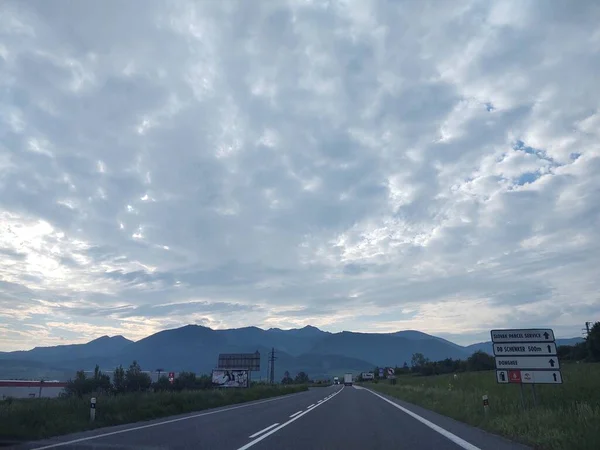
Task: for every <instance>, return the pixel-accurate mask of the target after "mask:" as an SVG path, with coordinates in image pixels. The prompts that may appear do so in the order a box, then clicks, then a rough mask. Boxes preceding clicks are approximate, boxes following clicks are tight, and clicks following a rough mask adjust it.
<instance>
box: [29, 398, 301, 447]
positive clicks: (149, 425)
mask: <svg viewBox="0 0 600 450" xmlns="http://www.w3.org/2000/svg"><path fill="white" fill-rule="evenodd" d="M303 393H304V392H298V393H296V394H289V395H282V396H281V397H275V398H270V399H267V400H261V401H258V402H254V403H247V404H245V405H238V406H232V407H231V408H224V409H220V410H218V411H207V412H203V413H200V414H194V415H193V416H185V417H179V418H177V419H171V420H165V421H164V422H158V423H151V424H148V425H142V426H139V427H133V428H127V429H125V430H118V431H111V432H110V433H103V434H97V435H95V436H89V437H84V438H79V439H74V440H72V441H65V442H58V443H56V444H50V445H46V446H44V447H35V448H33V449H32V450H46V449H48V448H56V447H63V446H65V445H71V444H77V443H79V442H85V441H91V440H92V439H100V438H103V437H107V436H114V435H115V434H122V433H129V432H130V431H137V430H143V429H145V428H152V427H158V426H160V425H167V424H169V423H175V422H181V421H182V420H189V419H195V418H196V417H202V416H210V415H212V414H218V413H222V412H227V411H233V410H234V409H240V408H248V407H249V406H254V405H261V404H263V403H269V402H275V401H277V400H283V399H285V398H290V397H295V396H296V395H298V394H303Z"/></svg>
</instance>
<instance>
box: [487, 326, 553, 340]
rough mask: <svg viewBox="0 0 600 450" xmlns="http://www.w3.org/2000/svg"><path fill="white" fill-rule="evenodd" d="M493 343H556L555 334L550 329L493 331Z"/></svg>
mask: <svg viewBox="0 0 600 450" xmlns="http://www.w3.org/2000/svg"><path fill="white" fill-rule="evenodd" d="M492 342H493V343H495V344H496V343H505V342H554V332H553V331H552V330H550V329H523V330H492Z"/></svg>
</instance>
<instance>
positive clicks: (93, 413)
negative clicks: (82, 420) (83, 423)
mask: <svg viewBox="0 0 600 450" xmlns="http://www.w3.org/2000/svg"><path fill="white" fill-rule="evenodd" d="M94 420H96V397H92V399H91V400H90V421H91V422H93V421H94Z"/></svg>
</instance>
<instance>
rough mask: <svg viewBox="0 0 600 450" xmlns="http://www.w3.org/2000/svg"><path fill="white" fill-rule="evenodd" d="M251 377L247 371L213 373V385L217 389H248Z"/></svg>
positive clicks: (214, 371)
mask: <svg viewBox="0 0 600 450" xmlns="http://www.w3.org/2000/svg"><path fill="white" fill-rule="evenodd" d="M248 382H249V377H248V371H247V370H240V369H238V370H223V369H214V370H213V371H212V383H213V385H215V386H217V387H237V388H246V387H248Z"/></svg>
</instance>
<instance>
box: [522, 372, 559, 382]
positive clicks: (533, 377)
mask: <svg viewBox="0 0 600 450" xmlns="http://www.w3.org/2000/svg"><path fill="white" fill-rule="evenodd" d="M521 383H524V384H562V375H561V373H560V370H521Z"/></svg>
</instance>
